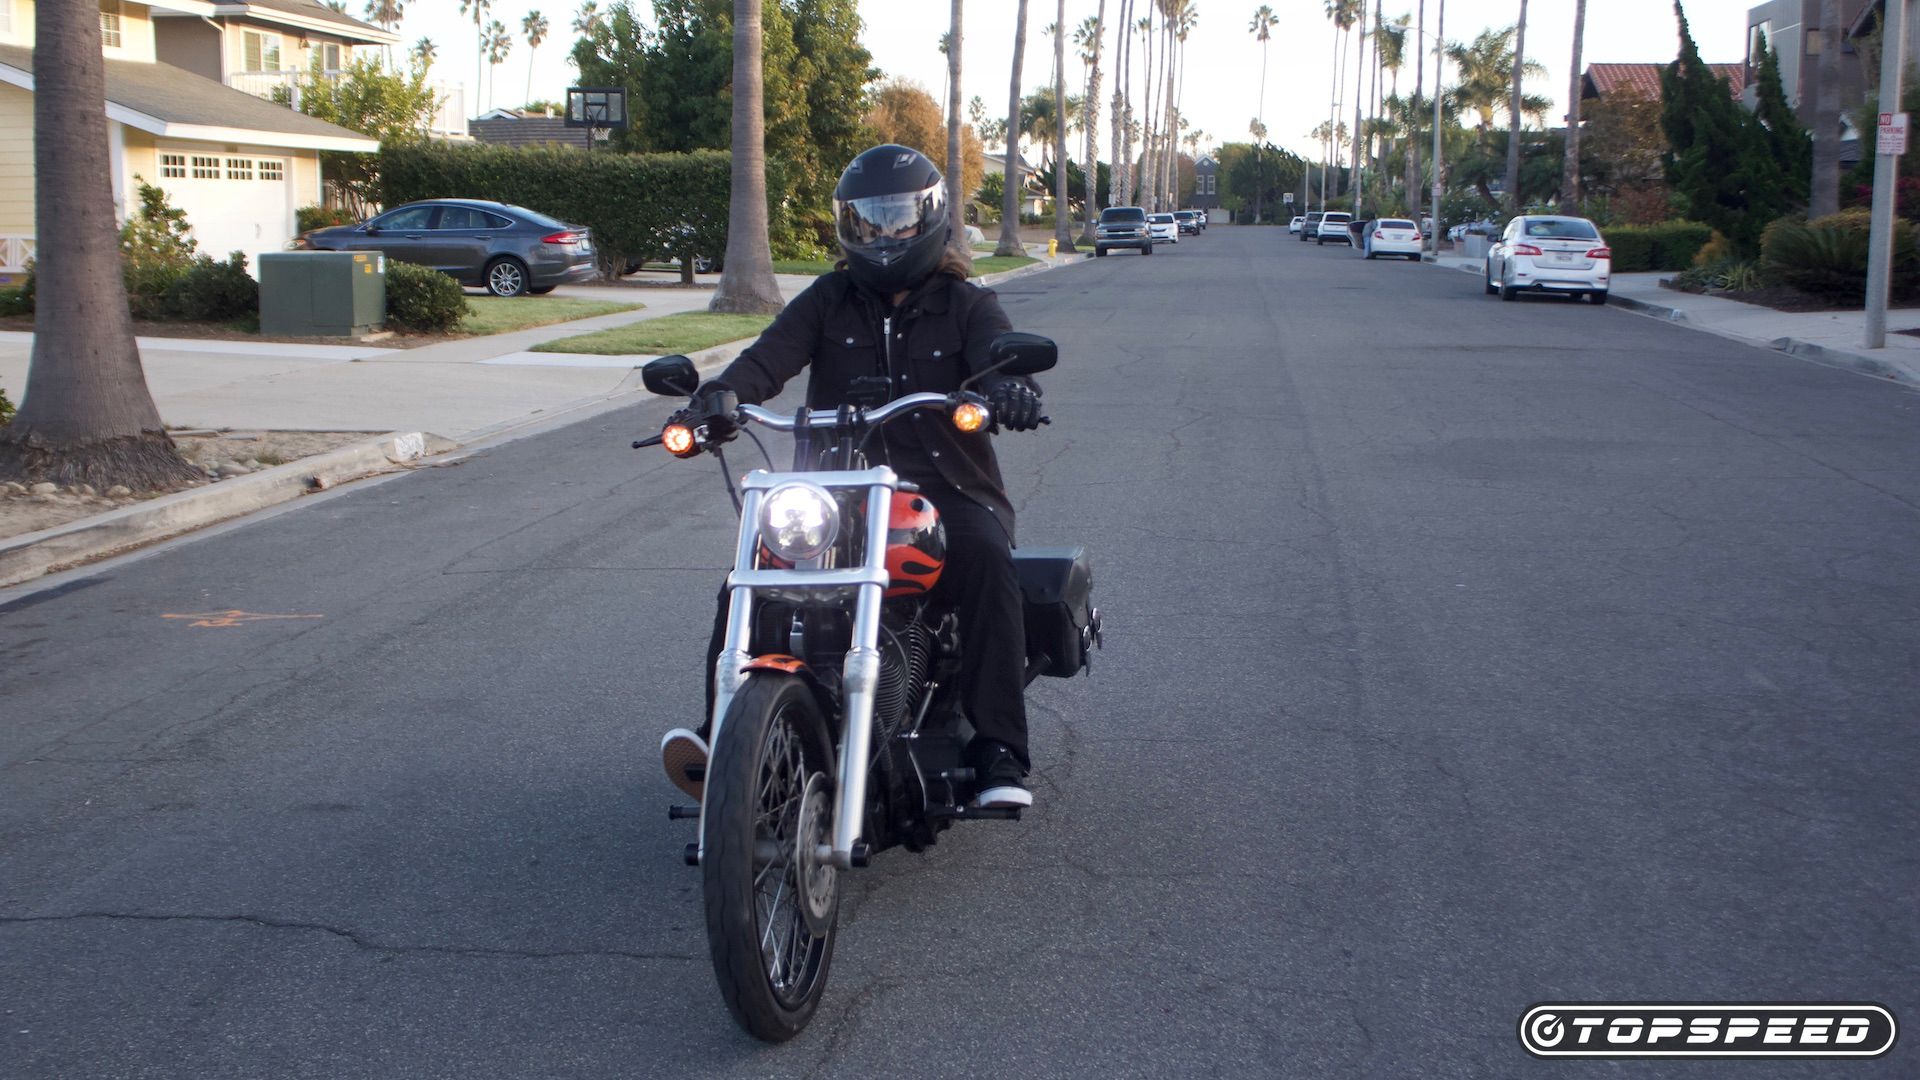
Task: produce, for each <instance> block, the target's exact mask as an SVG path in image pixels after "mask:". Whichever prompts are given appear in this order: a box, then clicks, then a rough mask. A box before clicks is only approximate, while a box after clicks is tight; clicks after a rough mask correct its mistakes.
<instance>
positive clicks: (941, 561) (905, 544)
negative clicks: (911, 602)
mask: <svg viewBox="0 0 1920 1080" xmlns="http://www.w3.org/2000/svg"><path fill="white" fill-rule="evenodd" d="M946 565H947V529H946V526H944V525H942V524H940V511H938V510H935V509H934V508H933V503H932V502H931V501H929V500H928V499H927V498H926V496H924V495H919V494H916V493H914V492H910V491H896V492H894V493H893V505H892V507H891V508H890V512H889V514H888V516H887V575H888V577H889V579H890V582H891V583H890V584H889V585H888V586H887V595H888V596H922V595H925V594H926V593H928V592H931V591H932V590H933V587H934V585H935V584H937V583H938V582H939V581H940V571H942V570H944V569H946Z"/></svg>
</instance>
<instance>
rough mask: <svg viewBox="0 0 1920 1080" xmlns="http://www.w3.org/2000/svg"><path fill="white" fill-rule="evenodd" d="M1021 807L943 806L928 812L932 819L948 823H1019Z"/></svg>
mask: <svg viewBox="0 0 1920 1080" xmlns="http://www.w3.org/2000/svg"><path fill="white" fill-rule="evenodd" d="M1023 809H1025V807H1020V806H942V807H937V808H935V809H933V810H930V811H928V812H927V816H928V817H930V818H935V819H941V820H947V821H1019V820H1020V811H1021V810H1023Z"/></svg>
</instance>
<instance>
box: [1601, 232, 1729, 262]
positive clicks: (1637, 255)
mask: <svg viewBox="0 0 1920 1080" xmlns="http://www.w3.org/2000/svg"><path fill="white" fill-rule="evenodd" d="M1606 237H1607V246H1608V247H1610V248H1612V249H1613V272H1614V273H1616V274H1639V273H1645V272H1647V271H1649V270H1685V269H1687V268H1688V267H1690V266H1692V265H1693V257H1694V256H1695V255H1697V254H1699V253H1700V249H1701V248H1703V247H1706V246H1707V242H1708V241H1709V240H1712V239H1713V229H1712V227H1710V226H1707V225H1702V224H1700V223H1699V222H1697V221H1663V222H1661V223H1660V224H1658V225H1615V226H1613V227H1612V228H1610V229H1608V230H1606Z"/></svg>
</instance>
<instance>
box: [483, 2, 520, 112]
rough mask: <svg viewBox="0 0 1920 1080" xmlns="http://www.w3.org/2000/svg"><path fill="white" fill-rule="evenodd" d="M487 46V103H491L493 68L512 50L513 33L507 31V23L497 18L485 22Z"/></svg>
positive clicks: (504, 61)
mask: <svg viewBox="0 0 1920 1080" xmlns="http://www.w3.org/2000/svg"><path fill="white" fill-rule="evenodd" d="M484 44H485V45H486V48H487V104H488V106H492V104H493V73H494V69H496V68H498V67H499V66H500V65H501V64H504V63H506V62H507V56H508V54H509V53H511V52H513V35H511V34H509V33H507V24H506V23H503V22H501V21H500V20H499V19H494V20H492V21H490V22H488V23H487V34H486V37H485V39H484Z"/></svg>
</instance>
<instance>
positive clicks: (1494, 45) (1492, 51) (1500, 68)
mask: <svg viewBox="0 0 1920 1080" xmlns="http://www.w3.org/2000/svg"><path fill="white" fill-rule="evenodd" d="M1514 31H1515V28H1514V27H1511V26H1509V27H1507V28H1506V29H1504V30H1482V31H1481V32H1480V34H1479V36H1477V37H1475V38H1474V39H1473V42H1472V44H1462V43H1460V42H1457V41H1454V42H1449V43H1448V44H1447V47H1446V55H1447V59H1449V60H1451V61H1453V63H1454V65H1455V66H1456V67H1457V68H1458V69H1459V74H1458V75H1456V76H1455V78H1454V85H1453V89H1452V90H1451V91H1450V92H1449V94H1448V96H1449V97H1450V98H1451V99H1452V101H1453V106H1454V108H1456V109H1458V110H1459V111H1461V112H1463V113H1464V112H1471V113H1473V114H1475V117H1476V118H1477V120H1478V128H1479V133H1480V136H1481V139H1482V141H1483V142H1485V141H1486V139H1487V137H1488V136H1489V135H1491V134H1492V131H1493V114H1494V113H1495V112H1496V111H1498V110H1499V109H1500V108H1501V107H1502V106H1506V107H1508V108H1511V105H1510V103H1509V102H1508V101H1507V100H1506V98H1507V95H1508V92H1509V90H1510V89H1511V88H1512V86H1513V67H1514V64H1513V60H1514V51H1513V37H1514ZM1525 67H1526V71H1525V74H1526V75H1527V76H1528V77H1529V78H1543V77H1545V75H1546V69H1545V68H1543V67H1541V66H1540V65H1539V64H1538V63H1536V62H1534V61H1532V60H1528V61H1526V62H1525ZM1549 108H1552V105H1551V103H1547V102H1545V100H1544V99H1542V98H1538V97H1523V98H1522V99H1521V103H1520V111H1521V112H1522V113H1534V112H1541V111H1544V110H1546V109H1549Z"/></svg>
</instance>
